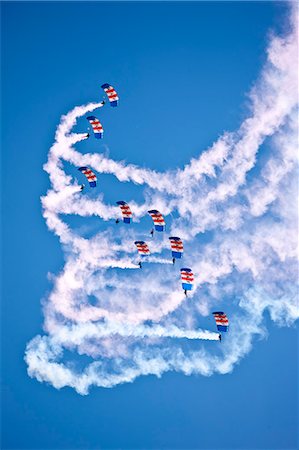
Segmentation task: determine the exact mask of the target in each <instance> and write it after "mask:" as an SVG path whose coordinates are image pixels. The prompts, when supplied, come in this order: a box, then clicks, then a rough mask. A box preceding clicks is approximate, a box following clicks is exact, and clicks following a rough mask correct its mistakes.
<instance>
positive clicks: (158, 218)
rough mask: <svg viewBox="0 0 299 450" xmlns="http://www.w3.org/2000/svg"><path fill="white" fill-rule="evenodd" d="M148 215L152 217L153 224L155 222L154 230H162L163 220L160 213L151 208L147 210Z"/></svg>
mask: <svg viewBox="0 0 299 450" xmlns="http://www.w3.org/2000/svg"><path fill="white" fill-rule="evenodd" d="M148 213H149V214H150V216H151V217H152V219H153V221H154V224H155V230H156V231H164V230H165V220H164V218H163V216H162V214H161V213H160V212H159V211H157V210H156V209H151V210H150V211H148Z"/></svg>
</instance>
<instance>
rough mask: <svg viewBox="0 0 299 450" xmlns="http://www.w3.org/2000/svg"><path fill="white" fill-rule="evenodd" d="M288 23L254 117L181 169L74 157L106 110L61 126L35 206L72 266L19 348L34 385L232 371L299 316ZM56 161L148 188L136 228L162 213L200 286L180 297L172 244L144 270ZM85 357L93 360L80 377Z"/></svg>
mask: <svg viewBox="0 0 299 450" xmlns="http://www.w3.org/2000/svg"><path fill="white" fill-rule="evenodd" d="M296 21H297V18H296V19H294V18H293V25H292V30H291V31H290V33H289V34H288V35H286V36H284V37H277V36H274V37H272V39H271V41H270V44H269V47H268V50H267V55H268V58H267V62H266V64H265V67H264V68H263V70H262V73H261V75H260V78H259V80H258V81H257V83H256V85H255V87H254V88H253V89H252V91H251V93H250V99H251V110H250V114H249V117H248V118H247V119H246V120H244V122H243V123H242V124H241V126H240V128H239V129H238V130H237V131H235V132H231V133H225V134H224V135H223V136H222V137H220V138H219V139H218V140H217V141H216V142H215V143H214V144H213V145H212V146H211V148H209V149H207V150H206V151H204V152H202V153H201V154H200V155H199V156H198V157H197V158H193V159H192V160H191V161H190V163H189V164H188V165H186V167H184V169H182V170H175V169H174V170H172V171H168V172H164V173H158V172H156V171H152V170H150V169H141V168H139V167H137V166H134V165H132V164H125V163H122V162H118V161H114V160H112V159H110V158H107V157H105V156H104V155H102V154H90V153H87V154H84V155H83V154H81V153H79V152H78V151H77V150H76V149H75V147H74V146H75V144H76V143H78V142H79V141H80V140H82V139H84V135H80V134H74V133H72V129H73V128H74V126H75V124H76V121H77V119H78V118H79V117H81V116H83V115H85V114H86V113H87V112H91V111H93V110H94V109H96V108H100V107H101V106H102V104H101V103H89V104H87V105H85V106H80V107H76V108H74V109H73V110H72V111H71V112H69V113H68V114H67V115H66V116H63V117H62V119H61V122H60V124H59V126H58V129H57V132H56V137H55V142H54V144H53V146H52V147H51V148H50V151H49V155H48V161H47V163H46V164H45V166H44V169H45V170H46V172H47V173H48V174H49V178H50V182H51V189H50V190H49V191H48V192H47V195H46V196H44V197H42V199H41V201H42V206H43V216H44V218H45V220H46V223H47V226H48V228H49V230H51V231H53V232H54V233H55V234H56V235H57V236H58V238H59V239H60V241H61V243H62V244H63V249H64V251H65V258H66V263H65V266H64V268H63V270H62V272H61V273H60V274H58V275H57V276H56V277H55V278H53V289H52V292H51V293H50V295H49V296H48V298H47V299H46V301H45V302H44V305H43V307H44V315H45V322H44V330H45V333H46V334H45V335H44V336H37V337H35V338H34V339H32V341H30V342H29V344H28V345H27V349H26V355H25V359H26V362H27V364H28V373H29V375H30V376H32V377H36V378H37V379H38V380H39V381H46V382H49V383H51V384H52V385H53V386H54V387H56V388H61V387H64V386H71V387H73V388H74V389H76V391H77V392H79V393H80V394H87V393H88V390H89V388H90V387H91V386H92V385H94V386H102V387H112V386H115V385H117V384H119V383H124V382H132V381H134V379H135V378H136V377H138V376H140V375H147V374H155V375H157V376H161V375H162V374H163V373H164V372H166V371H169V370H175V371H181V372H183V373H185V374H186V375H190V374H195V373H197V374H203V375H211V374H213V373H215V372H217V373H227V372H229V371H231V370H233V367H234V365H235V364H236V363H238V362H239V361H240V359H241V358H243V357H244V356H245V355H246V354H247V353H248V352H249V351H250V349H251V347H252V344H253V341H254V337H255V336H256V335H259V336H266V334H267V332H266V329H265V326H264V323H263V315H264V312H265V310H268V311H269V312H270V315H271V318H272V320H273V321H275V322H277V323H278V324H279V325H281V326H282V325H292V324H293V323H294V321H295V320H296V319H297V318H298V315H299V308H298V296H297V252H298V248H297V219H298V218H297V205H296V204H295V201H296V199H297V197H298V192H297V179H298V162H297V154H296V153H297V148H298V141H297V139H298V129H297V114H298V110H297V101H298V79H297V67H298V44H297V41H298V36H297V29H296V27H295V25H294V24H296ZM259 151H262V152H263V164H262V166H261V164H260V163H259ZM64 162H68V163H70V164H72V165H74V166H76V167H79V166H84V165H87V166H90V167H92V169H93V170H95V171H96V172H97V173H98V174H99V176H100V174H103V173H106V174H111V175H113V176H115V177H116V178H117V179H118V180H119V181H120V182H124V181H129V182H133V183H135V184H137V185H140V188H141V189H144V199H145V200H144V202H143V203H142V204H137V203H136V202H135V201H134V200H133V199H132V200H131V201H130V199H126V200H127V201H128V202H129V203H130V206H131V209H132V212H133V215H134V217H135V220H136V221H142V218H143V217H144V216H145V215H146V213H147V210H148V209H151V208H156V209H158V210H160V211H161V212H162V213H163V215H164V216H165V217H166V220H167V224H168V229H169V233H170V234H173V235H178V236H180V237H181V238H183V239H184V247H185V256H184V261H185V262H186V264H187V265H188V266H190V267H192V269H193V272H194V275H195V286H194V290H193V291H192V292H191V293H190V295H189V297H188V299H186V298H185V296H184V294H183V292H182V289H181V285H180V276H179V267H178V264H176V265H174V266H173V265H172V264H170V263H171V260H170V257H169V255H170V249H169V241H168V235H167V236H166V235H165V236H164V237H161V239H160V240H156V239H153V240H151V241H150V242H149V244H150V247H151V253H152V255H151V256H150V257H148V258H147V262H146V263H144V264H143V268H142V270H140V269H139V267H138V264H137V263H138V257H137V256H136V248H135V246H134V240H135V239H136V238H138V237H140V236H138V234H137V232H136V231H134V226H133V227H130V230H129V231H128V227H127V228H126V229H125V227H122V226H118V239H117V241H116V240H115V232H114V231H113V230H115V225H112V224H111V223H112V222H109V221H112V220H114V219H115V218H116V217H117V216H118V215H119V210H118V208H117V207H115V206H113V205H109V204H106V203H105V202H104V200H103V197H102V196H101V195H99V196H98V197H97V198H95V199H91V198H89V197H88V194H85V193H84V194H81V193H80V186H79V185H78V184H76V182H74V180H73V179H72V177H71V176H70V175H67V174H66V172H65V170H64V167H63V163H64ZM120 186H121V184H120ZM177 186H179V187H180V189H177ZM120 189H121V187H120ZM171 213H175V214H174V215H172V214H171ZM70 215H78V216H81V217H87V216H92V215H94V216H95V217H98V218H99V220H100V219H102V220H103V221H104V222H105V230H104V231H101V232H99V233H97V234H96V235H94V236H93V237H91V238H89V239H87V238H84V237H82V236H80V234H79V233H78V232H76V231H74V230H73V229H72V228H71V227H70V226H69V225H67V223H66V221H65V219H66V218H67V216H70ZM174 216H175V217H174ZM147 231H148V230H147ZM206 233H208V234H207V235H206ZM206 236H208V237H206ZM185 262H184V264H185ZM214 308H221V309H224V310H225V311H226V312H227V313H228V315H229V317H230V322H231V326H230V332H229V333H228V334H227V336H225V339H224V341H223V342H222V343H221V344H218V343H217V342H208V341H217V340H218V335H217V333H215V332H214V331H213V330H215V325H214V323H213V318H212V317H211V311H212V310H213V309H214ZM202 328H207V329H208V330H211V331H208V330H207V329H202ZM66 351H67V352H66ZM66 353H67V355H69V354H71V355H72V359H71V361H69V360H68V358H69V356H67V355H66ZM81 355H85V360H86V357H87V358H90V363H89V364H87V366H86V367H85V368H82V367H81V365H80V356H81Z"/></svg>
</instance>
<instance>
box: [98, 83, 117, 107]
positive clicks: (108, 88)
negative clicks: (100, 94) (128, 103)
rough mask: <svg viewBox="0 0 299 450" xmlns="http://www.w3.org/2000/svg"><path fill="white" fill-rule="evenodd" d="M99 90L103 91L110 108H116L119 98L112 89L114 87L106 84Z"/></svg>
mask: <svg viewBox="0 0 299 450" xmlns="http://www.w3.org/2000/svg"><path fill="white" fill-rule="evenodd" d="M101 88H102V89H104V91H105V93H106V95H107V97H108V99H109V102H110V106H117V105H118V100H119V97H118V95H117V92H116V90H115V89H114V87H113V86H111V85H110V84H108V83H104V84H102V86H101Z"/></svg>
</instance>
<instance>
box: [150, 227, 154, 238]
mask: <svg viewBox="0 0 299 450" xmlns="http://www.w3.org/2000/svg"><path fill="white" fill-rule="evenodd" d="M150 235H151V236H152V237H153V236H154V229H153V228H152V229H151V231H150Z"/></svg>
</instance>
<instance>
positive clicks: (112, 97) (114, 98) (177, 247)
mask: <svg viewBox="0 0 299 450" xmlns="http://www.w3.org/2000/svg"><path fill="white" fill-rule="evenodd" d="M101 87H102V88H103V89H104V91H105V93H106V95H107V96H108V99H109V102H110V105H111V106H114V107H115V106H117V105H118V100H119V97H118V95H117V92H116V91H115V89H114V88H113V87H112V86H111V85H110V84H108V83H105V84H103V85H102V86H101ZM104 103H105V102H104V101H103V102H102V105H103V104H104ZM86 119H87V120H88V121H89V123H90V125H91V127H92V129H93V132H94V136H95V138H96V139H101V138H103V133H104V129H103V126H102V124H101V123H100V121H99V119H98V118H97V117H95V116H88V117H86ZM88 137H89V133H86V135H85V139H87V138H88ZM78 170H79V171H80V172H81V173H83V174H84V175H85V176H86V178H87V180H88V182H89V186H90V187H92V188H94V187H96V185H97V177H96V174H95V173H94V172H93V171H92V170H91V169H90V168H89V167H86V166H82V167H79V168H78ZM83 189H84V184H82V185H81V186H80V190H81V191H83ZM116 204H117V205H118V206H119V208H120V210H121V214H122V219H123V222H124V223H127V224H130V223H131V221H132V211H131V209H130V206H129V205H128V203H126V202H125V201H123V200H119V201H117V202H116ZM148 214H149V215H150V216H151V218H152V220H153V223H154V228H155V230H156V231H160V232H161V231H165V227H166V223H165V220H164V217H163V215H162V214H161V213H160V211H158V210H156V209H151V210H149V211H148ZM116 223H119V219H117V220H116ZM153 234H154V229H152V231H151V235H152V236H153ZM168 239H169V241H170V247H171V254H172V262H173V263H174V262H175V260H176V259H181V258H182V256H183V253H184V246H183V241H182V239H181V238H180V237H177V236H170V237H169V238H168ZM134 244H135V246H136V247H137V250H138V254H139V255H140V256H142V257H146V256H148V255H150V254H151V252H150V249H149V247H148V245H147V243H146V242H144V241H141V240H140V241H135V242H134ZM138 265H139V267H140V268H142V263H141V261H140V262H139V263H138ZM180 272H181V281H182V288H183V290H184V292H185V295H186V296H187V292H188V291H191V290H192V289H193V283H194V274H193V272H192V269H190V268H188V267H183V268H181V269H180ZM213 315H214V318H215V321H216V325H217V330H218V331H219V332H220V333H219V340H220V341H221V332H222V331H223V332H227V331H228V318H227V316H226V314H224V313H223V312H222V311H217V312H213Z"/></svg>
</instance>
